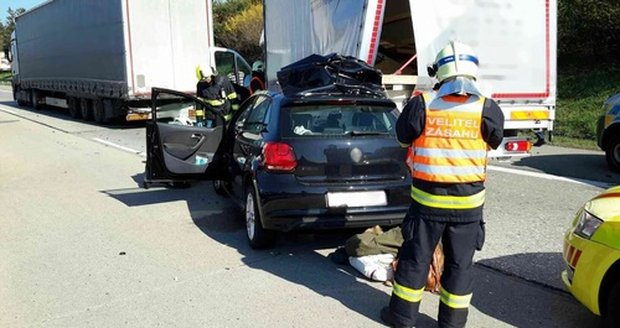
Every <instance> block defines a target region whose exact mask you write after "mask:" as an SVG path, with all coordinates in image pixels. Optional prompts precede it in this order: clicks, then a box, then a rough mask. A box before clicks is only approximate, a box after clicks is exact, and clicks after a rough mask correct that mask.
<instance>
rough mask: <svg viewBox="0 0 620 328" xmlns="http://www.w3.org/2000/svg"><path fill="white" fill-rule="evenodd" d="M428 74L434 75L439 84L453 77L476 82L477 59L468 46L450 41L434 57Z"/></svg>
mask: <svg viewBox="0 0 620 328" xmlns="http://www.w3.org/2000/svg"><path fill="white" fill-rule="evenodd" d="M429 73H430V75H431V76H433V75H436V76H437V79H438V80H439V82H442V81H444V80H446V79H448V78H451V77H455V76H464V77H469V78H471V79H473V80H476V79H477V78H478V57H477V56H476V54H475V53H474V51H473V50H472V49H471V48H470V47H469V46H467V45H465V44H463V43H460V42H455V41H450V43H448V45H446V46H445V47H444V48H443V49H441V50H440V51H439V53H438V54H437V57H435V62H434V63H433V66H432V67H430V68H429Z"/></svg>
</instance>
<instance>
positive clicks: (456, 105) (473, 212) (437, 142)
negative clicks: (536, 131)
mask: <svg viewBox="0 0 620 328" xmlns="http://www.w3.org/2000/svg"><path fill="white" fill-rule="evenodd" d="M477 73H478V59H477V57H476V56H475V54H474V53H473V51H472V50H471V48H469V47H468V46H466V45H464V44H461V43H458V42H450V43H449V44H448V45H447V46H446V47H444V48H443V49H442V50H441V51H440V52H439V53H438V54H437V57H436V59H435V63H434V64H433V65H432V67H430V68H429V75H430V76H433V75H435V76H436V77H437V79H438V80H439V86H438V87H439V88H438V89H437V91H436V92H434V93H433V94H429V93H424V94H422V95H420V96H417V97H415V98H413V99H412V100H411V101H409V103H408V104H407V106H406V107H405V108H404V109H403V112H402V114H401V115H400V117H399V119H398V121H397V124H396V133H397V138H398V141H399V142H400V143H401V145H402V146H403V147H410V152H409V153H410V156H409V158H408V160H407V161H408V163H410V165H411V169H412V171H411V172H412V178H413V179H412V185H411V198H412V204H411V206H410V208H409V212H408V213H407V215H406V217H405V219H404V221H403V225H402V230H403V237H404V239H405V242H404V244H403V246H402V248H401V250H400V253H399V261H398V268H397V271H396V275H395V281H394V287H393V291H392V297H391V300H390V304H389V307H385V308H383V309H382V310H381V319H382V320H383V321H385V322H386V323H388V324H389V325H391V326H394V327H410V326H413V325H415V322H416V319H417V317H418V311H419V306H420V301H421V300H422V293H423V291H424V286H425V283H426V278H427V275H428V270H429V264H430V263H431V260H432V256H433V251H434V250H435V247H436V245H437V244H438V242H439V240H440V238H441V240H442V243H443V250H444V253H445V267H444V272H443V275H442V278H441V290H440V304H439V314H438V323H439V327H464V326H465V323H466V322H467V315H468V307H469V303H470V300H471V297H472V289H473V275H474V272H473V255H474V251H475V250H476V249H478V250H480V249H481V248H482V244H483V243H484V221H483V219H482V207H483V204H484V199H485V189H484V181H485V177H486V165H487V150H488V149H489V148H493V149H495V148H497V147H498V146H499V145H500V143H501V141H502V138H503V126H504V116H503V114H502V111H501V109H500V108H499V106H498V105H497V104H496V103H495V102H494V101H493V100H491V99H487V98H485V97H483V96H482V95H481V93H480V91H478V88H477V87H476V84H475V80H476V78H477Z"/></svg>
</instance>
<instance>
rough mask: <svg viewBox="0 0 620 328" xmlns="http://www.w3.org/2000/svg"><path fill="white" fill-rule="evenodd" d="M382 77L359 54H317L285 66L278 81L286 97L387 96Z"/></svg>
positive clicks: (379, 72) (378, 71)
mask: <svg viewBox="0 0 620 328" xmlns="http://www.w3.org/2000/svg"><path fill="white" fill-rule="evenodd" d="M381 76H382V74H381V71H380V70H378V69H376V68H374V67H372V66H370V65H368V64H367V63H366V62H364V61H362V60H359V59H357V58H355V57H351V56H341V55H338V54H329V55H326V56H321V55H316V54H315V55H310V56H308V57H306V58H304V59H302V60H299V61H297V62H295V63H292V64H290V65H288V66H285V67H283V68H282V69H281V70H280V71H279V72H278V82H279V84H280V87H281V88H282V92H283V93H284V94H285V95H286V96H310V95H346V96H363V97H373V98H385V92H384V90H383V86H382V85H381Z"/></svg>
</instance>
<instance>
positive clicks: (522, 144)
mask: <svg viewBox="0 0 620 328" xmlns="http://www.w3.org/2000/svg"><path fill="white" fill-rule="evenodd" d="M504 148H505V149H506V151H510V152H529V151H530V149H532V144H531V143H530V142H529V141H528V140H515V141H508V142H507V143H506V144H505V145H504Z"/></svg>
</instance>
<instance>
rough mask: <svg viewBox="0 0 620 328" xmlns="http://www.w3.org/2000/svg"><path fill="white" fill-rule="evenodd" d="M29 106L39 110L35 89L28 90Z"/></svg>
mask: <svg viewBox="0 0 620 328" xmlns="http://www.w3.org/2000/svg"><path fill="white" fill-rule="evenodd" d="M30 104H31V105H32V108H34V109H41V105H40V104H39V91H37V90H35V89H32V90H30Z"/></svg>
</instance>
